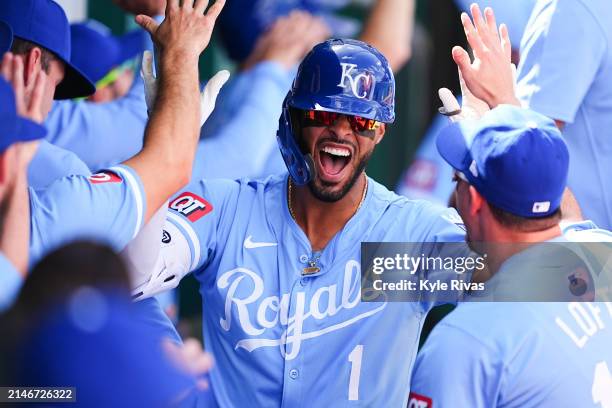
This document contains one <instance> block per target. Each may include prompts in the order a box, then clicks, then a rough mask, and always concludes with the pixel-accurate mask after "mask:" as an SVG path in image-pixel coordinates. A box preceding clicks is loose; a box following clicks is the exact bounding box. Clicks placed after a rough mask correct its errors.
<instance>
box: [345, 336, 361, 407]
mask: <svg viewBox="0 0 612 408" xmlns="http://www.w3.org/2000/svg"><path fill="white" fill-rule="evenodd" d="M362 357H363V344H358V345H356V346H355V348H354V349H353V351H351V354H349V356H348V361H349V362H350V363H351V376H350V378H349V389H348V399H349V401H357V400H358V399H359V378H360V377H361V358H362Z"/></svg>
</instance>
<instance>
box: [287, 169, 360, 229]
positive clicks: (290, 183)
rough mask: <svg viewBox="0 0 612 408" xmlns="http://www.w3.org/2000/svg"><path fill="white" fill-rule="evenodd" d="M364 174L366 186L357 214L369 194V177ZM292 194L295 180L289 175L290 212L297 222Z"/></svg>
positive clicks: (288, 195) (288, 199)
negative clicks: (292, 203)
mask: <svg viewBox="0 0 612 408" xmlns="http://www.w3.org/2000/svg"><path fill="white" fill-rule="evenodd" d="M363 176H364V177H365V187H364V188H363V194H362V195H361V201H359V205H358V206H357V209H356V210H355V212H354V213H353V215H355V214H356V213H357V211H359V209H360V208H361V206H362V205H363V202H364V201H365V198H366V195H367V194H368V178H367V177H366V175H365V173H364V174H363ZM292 196H293V181H292V180H291V176H289V183H288V187H287V206H288V207H289V214H291V217H292V218H293V219H294V220H295V221H296V222H297V217H296V216H295V212H294V211H293V206H292V205H291V198H292ZM351 217H352V216H351Z"/></svg>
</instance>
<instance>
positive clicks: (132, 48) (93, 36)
mask: <svg viewBox="0 0 612 408" xmlns="http://www.w3.org/2000/svg"><path fill="white" fill-rule="evenodd" d="M70 34H71V38H72V58H71V61H72V63H73V64H74V65H76V66H77V67H78V68H79V69H81V70H82V72H84V73H85V75H87V77H88V78H89V79H91V80H92V81H93V82H94V83H97V82H98V81H100V80H101V79H102V78H104V77H105V76H106V75H107V74H108V73H109V72H111V71H112V70H113V69H114V68H116V67H117V66H119V65H121V64H123V63H124V62H127V61H129V60H130V59H132V58H134V57H136V56H137V55H138V54H140V53H141V52H143V51H144V48H145V32H144V31H143V30H134V31H131V32H129V33H127V34H125V35H122V36H114V35H112V33H111V31H110V29H109V28H108V27H107V26H105V25H104V24H102V23H100V22H98V21H95V20H89V21H87V22H85V23H79V24H72V25H71V26H70Z"/></svg>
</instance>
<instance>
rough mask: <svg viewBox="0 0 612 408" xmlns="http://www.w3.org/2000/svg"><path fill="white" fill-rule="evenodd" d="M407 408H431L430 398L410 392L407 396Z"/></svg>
mask: <svg viewBox="0 0 612 408" xmlns="http://www.w3.org/2000/svg"><path fill="white" fill-rule="evenodd" d="M408 408H433V402H432V401H431V398H428V397H425V396H424V395H420V394H417V393H416V392H411V393H410V395H409V396H408Z"/></svg>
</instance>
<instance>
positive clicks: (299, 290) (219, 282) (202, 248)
mask: <svg viewBox="0 0 612 408" xmlns="http://www.w3.org/2000/svg"><path fill="white" fill-rule="evenodd" d="M287 178H288V176H287V174H286V173H285V174H284V175H279V176H274V177H270V178H268V179H266V180H263V181H248V180H241V181H229V180H211V181H200V182H197V183H192V184H191V185H190V186H188V188H187V189H186V190H184V191H183V192H182V193H180V194H179V195H178V196H177V197H175V198H174V199H173V200H171V202H170V209H169V212H168V221H169V222H167V223H166V226H165V227H164V229H165V233H164V239H163V240H162V242H163V243H164V244H163V246H162V253H166V256H165V261H164V262H165V264H166V267H167V268H168V269H170V270H172V271H173V273H176V274H178V275H179V276H182V275H184V274H185V273H186V272H188V271H192V270H195V271H196V272H194V275H195V277H196V279H197V280H198V281H199V282H200V293H201V295H202V298H203V304H204V307H203V309H204V337H205V344H206V347H207V349H208V350H209V351H211V352H212V353H213V354H214V357H215V361H216V364H217V368H218V369H217V370H215V371H213V372H212V373H211V380H212V386H213V387H212V388H213V392H214V395H215V399H216V402H217V404H219V405H220V406H262V407H268V406H396V407H402V406H405V404H406V401H407V397H408V386H409V383H410V373H411V367H412V363H413V361H414V356H415V353H416V348H417V345H418V340H419V335H420V332H421V328H422V325H423V322H424V319H425V316H426V314H427V312H428V311H429V310H430V309H431V307H432V306H433V304H432V303H431V302H427V303H426V302H420V303H419V302H412V303H409V302H396V303H386V302H362V301H361V300H360V282H361V270H360V261H361V259H360V253H361V252H360V251H361V249H360V245H361V242H368V241H371V242H379V241H385V242H398V241H404V242H464V239H465V236H464V230H463V228H462V227H463V225H462V223H461V220H460V219H459V217H458V215H457V213H456V212H455V211H454V210H452V209H447V208H443V207H438V206H435V205H432V204H430V203H427V202H425V201H410V200H408V199H406V198H404V197H400V196H398V195H396V194H394V193H392V192H389V191H388V190H387V189H385V188H384V187H383V186H381V185H380V184H378V183H376V182H375V181H374V180H372V179H369V181H368V183H369V187H368V192H367V195H366V197H365V201H364V203H363V205H362V207H361V208H360V209H359V210H358V211H357V213H356V214H355V215H354V216H353V217H352V218H351V219H350V220H349V222H348V223H347V224H346V225H345V227H344V228H343V229H342V230H341V231H340V232H338V233H337V234H336V236H335V237H334V238H333V239H332V240H331V241H330V242H329V243H328V244H327V246H326V247H325V249H324V250H323V251H321V252H319V253H313V251H312V248H311V246H310V243H309V241H308V239H307V237H306V235H305V234H304V232H303V231H302V230H301V229H300V227H299V226H298V225H297V224H296V223H295V221H294V220H293V219H292V217H291V215H290V213H289V210H288V207H287ZM311 260H313V262H314V263H315V264H316V265H317V267H319V268H320V271H319V272H317V273H315V274H312V275H307V276H303V275H302V270H303V268H305V267H306V266H308V265H309V261H311ZM452 275H453V276H455V278H456V275H455V274H454V273H452Z"/></svg>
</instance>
